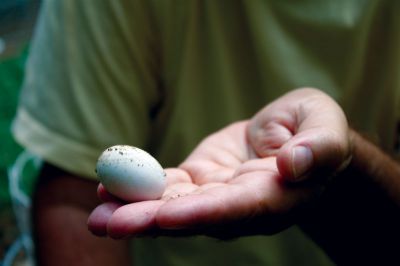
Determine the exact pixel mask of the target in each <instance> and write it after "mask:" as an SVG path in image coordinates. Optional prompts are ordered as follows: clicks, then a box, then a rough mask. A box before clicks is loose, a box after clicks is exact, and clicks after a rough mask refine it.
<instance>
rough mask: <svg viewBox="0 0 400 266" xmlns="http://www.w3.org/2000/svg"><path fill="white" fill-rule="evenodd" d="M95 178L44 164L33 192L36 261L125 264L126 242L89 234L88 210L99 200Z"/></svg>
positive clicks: (75, 263) (127, 250)
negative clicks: (80, 176) (76, 174)
mask: <svg viewBox="0 0 400 266" xmlns="http://www.w3.org/2000/svg"><path fill="white" fill-rule="evenodd" d="M96 187H97V183H96V182H91V181H89V180H87V179H84V178H79V177H76V176H74V175H72V174H69V173H66V172H63V171H61V170H59V169H57V168H55V167H51V166H49V165H46V166H45V168H44V170H43V171H42V172H41V175H40V178H39V183H38V185H37V189H36V193H35V196H34V201H33V202H34V210H33V228H34V238H35V251H36V261H37V264H38V265H129V256H128V252H129V249H128V243H127V242H126V241H114V240H111V239H106V238H98V237H95V236H93V235H92V234H91V233H90V232H89V231H88V230H87V227H86V220H87V217H88V215H89V212H90V211H91V210H92V209H93V208H95V206H96V205H98V204H99V203H100V202H99V200H98V199H97V195H96Z"/></svg>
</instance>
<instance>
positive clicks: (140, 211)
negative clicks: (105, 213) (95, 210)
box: [107, 200, 164, 239]
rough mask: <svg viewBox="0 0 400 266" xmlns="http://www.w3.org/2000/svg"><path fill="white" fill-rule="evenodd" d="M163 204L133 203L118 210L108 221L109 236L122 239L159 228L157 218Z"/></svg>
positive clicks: (153, 202) (152, 202)
mask: <svg viewBox="0 0 400 266" xmlns="http://www.w3.org/2000/svg"><path fill="white" fill-rule="evenodd" d="M162 204H164V201H161V200H152V201H142V202H136V203H131V204H127V205H124V206H122V207H121V208H118V209H117V210H116V211H115V212H114V213H113V214H112V216H111V217H110V219H109V220H108V223H107V234H108V236H110V237H112V238H114V239H121V238H126V237H131V236H135V235H138V234H143V232H145V231H147V230H151V229H154V228H157V223H156V219H155V217H156V213H157V211H158V209H159V207H160V206H161V205H162Z"/></svg>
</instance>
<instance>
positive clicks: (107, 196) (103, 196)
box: [97, 183, 122, 202]
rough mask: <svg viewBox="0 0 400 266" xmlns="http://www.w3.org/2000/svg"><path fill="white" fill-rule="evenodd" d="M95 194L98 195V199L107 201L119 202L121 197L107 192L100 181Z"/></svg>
mask: <svg viewBox="0 0 400 266" xmlns="http://www.w3.org/2000/svg"><path fill="white" fill-rule="evenodd" d="M97 196H98V197H99V199H100V200H101V201H102V202H109V201H114V202H120V201H122V200H121V199H119V198H117V197H116V196H114V195H112V194H111V193H109V192H108V191H107V190H106V188H105V187H104V186H103V185H102V184H101V183H100V184H99V185H98V187H97Z"/></svg>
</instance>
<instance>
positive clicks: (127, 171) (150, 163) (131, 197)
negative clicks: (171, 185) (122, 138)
mask: <svg viewBox="0 0 400 266" xmlns="http://www.w3.org/2000/svg"><path fill="white" fill-rule="evenodd" d="M96 172H97V176H98V177H99V179H100V182H101V183H102V184H103V186H104V187H105V188H106V189H107V191H108V192H110V193H111V194H113V195H115V196H117V197H118V198H121V199H123V200H126V201H128V202H135V201H143V200H155V199H159V198H161V196H162V194H163V193H164V190H165V186H166V178H165V176H166V174H165V172H164V170H163V168H162V166H161V165H160V164H159V163H158V161H157V160H156V159H155V158H154V157H153V156H151V155H150V154H149V153H147V152H145V151H144V150H141V149H139V148H136V147H133V146H128V145H116V146H112V147H110V148H108V149H106V150H105V151H104V152H103V153H102V154H101V155H100V157H99V159H98V160H97V165H96Z"/></svg>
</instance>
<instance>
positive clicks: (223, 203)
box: [88, 89, 351, 238]
mask: <svg viewBox="0 0 400 266" xmlns="http://www.w3.org/2000/svg"><path fill="white" fill-rule="evenodd" d="M350 157H351V145H350V141H349V137H348V126H347V122H346V119H345V116H344V114H343V112H342V110H341V109H340V107H339V106H338V105H337V104H336V103H335V102H334V101H333V100H332V99H331V98H330V97H328V96H327V95H326V94H323V93H322V92H320V91H318V90H313V89H300V90H295V91H293V92H291V93H289V94H286V95H284V96H282V97H281V98H279V99H277V100H276V101H274V102H273V103H271V104H269V105H267V106H266V107H265V108H264V109H263V110H261V111H260V112H259V113H258V114H256V115H255V116H254V117H253V119H251V120H250V121H242V122H237V123H234V124H232V125H230V126H228V127H226V128H224V129H222V130H220V131H219V132H216V133H214V134H212V135H210V136H209V137H207V138H206V139H205V140H204V141H202V142H201V143H200V145H199V146H198V147H197V148H196V149H195V150H194V151H193V152H192V154H191V155H190V156H189V157H188V158H187V159H186V160H185V161H184V162H183V163H182V164H181V165H180V166H179V167H178V168H172V169H166V173H167V180H168V185H167V189H166V191H165V193H164V195H163V197H162V198H161V199H160V200H153V201H143V202H134V203H129V204H123V203H121V202H119V201H118V200H117V199H115V198H114V197H112V196H111V195H110V194H108V193H107V192H106V191H105V190H104V187H102V186H101V185H100V186H99V189H98V194H99V196H100V198H102V199H103V200H104V201H105V203H104V204H102V205H100V206H98V207H97V208H96V209H95V210H94V211H93V212H92V214H91V216H90V217H89V220H88V226H89V229H90V230H91V231H92V232H93V233H95V234H97V235H109V236H111V237H113V238H122V237H129V236H135V235H191V234H204V235H209V236H214V237H218V238H231V237H236V236H244V235H252V234H272V233H275V232H278V231H280V230H282V229H284V228H286V227H288V226H290V225H291V224H293V223H294V222H295V217H296V215H297V214H298V212H299V210H301V208H302V207H304V206H305V205H306V204H307V203H308V202H309V201H310V200H311V199H313V198H314V197H315V195H318V194H319V193H320V192H321V191H322V189H323V188H324V183H325V180H326V177H327V176H329V175H331V174H333V173H335V172H336V171H338V170H340V169H341V168H343V167H344V166H345V165H346V164H347V163H348V161H349V158H350ZM317 174H318V175H317ZM296 181H297V182H296Z"/></svg>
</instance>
